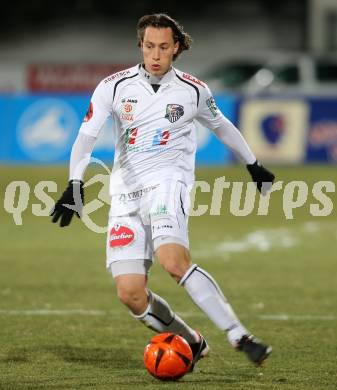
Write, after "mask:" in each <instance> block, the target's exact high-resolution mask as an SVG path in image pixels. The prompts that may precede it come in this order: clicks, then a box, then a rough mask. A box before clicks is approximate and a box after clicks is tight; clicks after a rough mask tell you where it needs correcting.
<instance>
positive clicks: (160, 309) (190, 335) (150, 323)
mask: <svg viewBox="0 0 337 390" xmlns="http://www.w3.org/2000/svg"><path fill="white" fill-rule="evenodd" d="M148 292H149V305H148V307H147V308H146V310H145V311H144V313H142V314H140V315H135V314H133V313H132V312H131V311H130V314H131V315H132V316H133V317H135V318H137V319H138V320H140V321H141V322H143V323H144V324H145V325H146V326H147V327H148V328H150V329H152V330H154V331H155V332H157V333H163V332H171V333H174V334H178V335H180V336H182V337H184V339H185V340H186V341H187V342H188V343H189V344H193V343H195V342H197V341H199V335H198V334H197V332H196V331H194V330H193V329H192V328H190V327H189V326H188V325H187V324H186V323H185V322H184V321H183V320H182V319H181V318H180V317H179V316H178V315H177V314H175V313H174V312H173V311H172V310H171V308H170V306H169V305H168V303H167V302H166V301H165V300H164V299H163V298H161V297H160V296H159V295H157V294H154V293H153V292H152V291H149V290H148Z"/></svg>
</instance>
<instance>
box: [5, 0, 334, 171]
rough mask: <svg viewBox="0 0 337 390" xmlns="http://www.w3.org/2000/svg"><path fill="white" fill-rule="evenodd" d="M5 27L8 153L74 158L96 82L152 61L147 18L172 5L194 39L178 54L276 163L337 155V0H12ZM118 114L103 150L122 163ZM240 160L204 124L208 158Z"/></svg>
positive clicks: (35, 159)
mask: <svg viewBox="0 0 337 390" xmlns="http://www.w3.org/2000/svg"><path fill="white" fill-rule="evenodd" d="M2 12H3V15H5V17H4V18H3V21H2V23H1V25H0V129H1V131H0V162H1V163H4V164H13V163H14V164H17V163H20V164H21V163H24V164H26V163H29V164H54V163H65V162H67V161H68V158H69V153H70V149H71V145H72V142H73V141H74V138H75V137H76V134H77V131H78V128H79V126H80V123H81V121H82V118H83V116H84V115H85V112H86V109H87V106H88V103H89V101H90V95H91V93H92V92H93V89H94V88H95V86H96V85H97V83H98V82H99V81H100V80H101V79H102V78H104V77H106V76H107V75H109V74H111V73H114V72H116V71H117V70H120V69H124V68H127V67H129V66H132V65H134V64H136V63H138V62H139V61H140V59H141V56H140V52H139V49H138V48H137V43H136V24H137V20H138V18H139V17H140V16H142V15H144V14H146V13H153V12H167V13H168V14H170V15H171V16H173V17H174V18H177V19H178V21H179V22H180V23H181V24H182V25H183V26H184V28H185V30H186V31H187V32H189V33H190V34H191V35H192V37H193V39H194V43H193V47H192V50H191V51H190V52H186V53H183V55H182V56H181V58H179V59H178V61H177V62H176V63H175V66H176V67H177V68H178V69H182V70H184V71H187V72H189V73H192V74H193V75H195V76H197V77H199V78H201V79H202V80H204V81H206V82H207V83H209V86H210V87H211V89H212V90H213V92H214V94H215V97H216V100H217V102H218V105H219V107H220V108H221V109H222V111H223V112H224V113H225V115H227V116H228V117H229V119H231V120H232V121H233V122H234V123H235V124H236V125H237V126H238V127H239V128H240V130H241V131H242V132H243V134H244V135H245V137H247V140H248V142H249V143H250V145H251V147H252V149H253V150H254V152H255V153H256V154H257V156H258V157H259V158H260V159H261V160H263V161H265V162H275V163H287V164H289V163H291V164H294V163H295V164H297V163H303V162H325V163H335V162H336V161H337V110H336V108H337V1H336V0H284V1H282V2H271V1H267V0H265V1H264V0H241V1H236V0H222V1H216V0H213V1H208V2H202V1H199V0H197V1H195V2H194V3H193V5H189V4H186V3H184V2H181V1H179V2H178V1H175V0H173V1H170V2H167V3H166V4H165V5H160V6H159V7H158V5H157V2H154V1H152V0H144V1H142V2H133V3H132V6H131V5H130V4H129V3H124V2H114V1H105V0H102V1H93V0H77V1H66V0H60V1H57V2H49V1H42V0H34V1H31V2H25V1H22V0H21V1H20V0H13V1H11V2H6V3H4V4H3V5H2ZM110 129H111V122H107V124H106V126H105V127H104V129H103V131H102V133H101V137H100V139H99V140H98V143H97V145H96V151H95V156H96V157H98V158H102V159H104V160H105V161H112V158H113V140H112V135H111V130H110ZM232 161H233V156H232V155H231V153H230V151H228V150H226V149H224V148H223V146H222V145H220V144H219V143H217V141H216V140H215V139H214V136H213V135H212V134H211V133H209V132H208V131H207V130H206V129H203V128H202V127H201V126H200V127H199V128H198V155H197V163H198V165H205V164H224V163H230V162H232Z"/></svg>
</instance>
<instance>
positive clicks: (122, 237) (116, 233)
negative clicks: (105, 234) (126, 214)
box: [109, 224, 135, 248]
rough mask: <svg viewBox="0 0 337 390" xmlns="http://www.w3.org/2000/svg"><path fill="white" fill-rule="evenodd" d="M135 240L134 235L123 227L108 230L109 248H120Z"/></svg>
mask: <svg viewBox="0 0 337 390" xmlns="http://www.w3.org/2000/svg"><path fill="white" fill-rule="evenodd" d="M134 239H135V233H134V232H133V230H131V229H130V228H129V227H127V226H124V225H118V224H117V225H115V226H114V227H113V228H112V229H111V230H110V239H109V244H110V248H122V247H125V246H128V245H130V244H131V243H132V242H133V241H134Z"/></svg>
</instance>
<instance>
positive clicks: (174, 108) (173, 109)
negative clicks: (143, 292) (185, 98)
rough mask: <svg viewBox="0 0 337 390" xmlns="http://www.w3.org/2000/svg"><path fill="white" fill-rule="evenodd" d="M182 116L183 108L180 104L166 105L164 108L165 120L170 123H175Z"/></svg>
mask: <svg viewBox="0 0 337 390" xmlns="http://www.w3.org/2000/svg"><path fill="white" fill-rule="evenodd" d="M183 115H184V107H183V106H181V105H180V104H168V105H167V106H166V115H165V118H166V119H168V120H169V121H170V122H171V123H174V122H177V120H178V119H179V118H181V117H182V116H183Z"/></svg>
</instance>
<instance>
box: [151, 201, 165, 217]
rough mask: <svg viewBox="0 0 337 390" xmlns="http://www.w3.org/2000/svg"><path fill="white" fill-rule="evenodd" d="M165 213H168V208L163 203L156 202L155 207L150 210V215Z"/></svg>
mask: <svg viewBox="0 0 337 390" xmlns="http://www.w3.org/2000/svg"><path fill="white" fill-rule="evenodd" d="M166 214H168V209H167V207H166V205H165V204H158V205H157V207H156V208H155V209H154V210H153V212H151V215H152V216H153V217H156V216H158V215H166Z"/></svg>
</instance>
